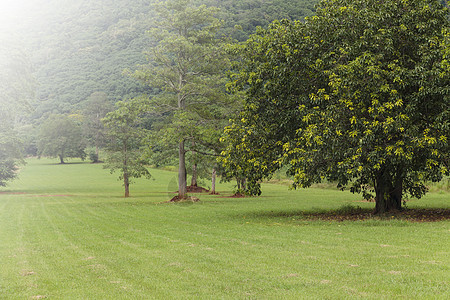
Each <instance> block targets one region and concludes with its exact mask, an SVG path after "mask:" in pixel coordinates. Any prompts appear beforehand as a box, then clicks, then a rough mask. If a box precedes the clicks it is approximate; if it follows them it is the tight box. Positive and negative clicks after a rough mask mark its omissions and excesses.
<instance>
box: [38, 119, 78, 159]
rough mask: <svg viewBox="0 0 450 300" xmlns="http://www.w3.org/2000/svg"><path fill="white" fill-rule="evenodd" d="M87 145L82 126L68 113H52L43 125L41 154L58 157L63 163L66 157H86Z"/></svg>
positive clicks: (40, 143)
mask: <svg viewBox="0 0 450 300" xmlns="http://www.w3.org/2000/svg"><path fill="white" fill-rule="evenodd" d="M85 147H86V145H85V142H84V139H83V135H82V132H81V126H80V124H79V122H77V121H76V120H75V119H74V118H71V117H70V116H67V115H51V116H50V117H49V118H48V119H47V120H46V121H45V122H44V123H43V124H42V125H41V130H40V134H39V141H38V151H39V152H38V153H39V155H47V156H53V157H58V158H59V160H60V163H61V164H64V163H65V161H64V159H65V158H68V157H79V158H81V159H85V158H86V153H85V152H84V149H85Z"/></svg>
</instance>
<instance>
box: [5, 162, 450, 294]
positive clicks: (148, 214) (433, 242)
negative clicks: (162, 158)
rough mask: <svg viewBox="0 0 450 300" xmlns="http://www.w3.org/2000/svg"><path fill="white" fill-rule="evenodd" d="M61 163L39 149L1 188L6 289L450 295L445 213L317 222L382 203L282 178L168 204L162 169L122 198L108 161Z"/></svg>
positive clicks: (171, 181)
mask: <svg viewBox="0 0 450 300" xmlns="http://www.w3.org/2000/svg"><path fill="white" fill-rule="evenodd" d="M56 162H57V161H56V160H48V159H42V160H37V159H30V160H29V161H28V164H27V165H26V166H25V167H24V168H23V170H22V171H21V174H20V178H19V179H18V180H16V181H14V182H12V183H11V184H10V185H9V186H8V187H6V188H0V299H44V298H45V299H357V298H364V299H366V298H367V299H393V298H400V299H449V298H450V290H449V283H450V268H449V266H450V264H449V263H450V239H449V234H450V222H449V221H441V222H432V223H419V222H410V221H404V220H397V219H395V218H393V219H390V220H389V219H386V220H367V221H345V222H337V221H319V220H311V219H308V218H306V217H305V216H304V212H314V211H320V210H325V209H337V208H339V207H343V206H348V205H353V206H361V207H372V206H373V205H374V204H373V203H363V202H361V201H360V197H359V196H357V195H352V194H350V193H348V192H340V191H335V190H331V189H307V190H297V191H290V190H288V188H287V187H286V186H282V185H275V184H265V185H263V195H262V196H261V197H254V198H230V197H227V196H229V195H230V194H231V190H232V184H220V185H219V187H218V191H219V192H220V193H221V195H218V196H210V195H206V194H204V195H203V194H198V195H197V196H198V197H199V198H200V199H201V202H198V203H179V204H173V203H170V204H169V203H163V202H165V201H167V200H169V199H170V198H171V197H172V196H173V195H174V194H173V192H174V191H175V190H176V186H177V184H176V177H177V174H176V173H174V172H169V171H161V170H152V175H153V177H154V180H137V181H136V183H135V184H133V185H132V186H131V195H132V197H131V198H127V199H126V198H123V197H122V194H123V189H122V186H121V183H120V182H118V181H117V180H116V176H115V175H110V174H109V172H108V171H107V170H103V169H102V166H101V165H94V164H89V163H72V164H66V165H58V164H56ZM207 185H208V183H207V182H205V184H204V186H207ZM449 199H450V194H449V193H446V192H440V193H432V194H429V195H428V196H426V197H425V198H424V199H421V200H418V201H417V200H416V201H411V202H408V206H409V207H442V208H449V204H450V203H449V202H450V201H449Z"/></svg>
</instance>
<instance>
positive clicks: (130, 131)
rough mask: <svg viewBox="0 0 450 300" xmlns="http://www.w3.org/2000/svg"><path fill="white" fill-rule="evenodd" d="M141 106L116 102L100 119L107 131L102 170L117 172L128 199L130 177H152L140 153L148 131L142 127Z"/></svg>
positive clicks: (133, 103)
mask: <svg viewBox="0 0 450 300" xmlns="http://www.w3.org/2000/svg"><path fill="white" fill-rule="evenodd" d="M140 103H141V101H139V99H136V100H134V101H121V102H118V103H117V104H116V110H115V111H112V112H110V113H108V114H107V115H106V117H105V118H104V119H103V123H104V125H105V128H106V130H107V131H106V134H107V143H106V147H105V150H106V152H107V157H106V163H105V165H104V168H105V169H110V171H111V173H114V172H116V171H117V172H119V180H123V185H124V188H125V197H129V196H130V184H131V183H132V178H140V177H146V178H150V177H151V175H150V172H149V171H148V170H147V168H146V167H145V165H146V163H147V161H146V160H145V159H144V158H143V156H142V153H141V147H142V146H143V140H144V138H145V136H146V135H147V131H146V130H145V129H144V128H142V127H141V125H142V118H141V116H140V114H141V112H142V109H141V108H140Z"/></svg>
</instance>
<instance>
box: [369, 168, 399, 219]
mask: <svg viewBox="0 0 450 300" xmlns="http://www.w3.org/2000/svg"><path fill="white" fill-rule="evenodd" d="M402 182H403V180H402V178H401V176H398V177H397V178H396V179H395V181H394V180H393V179H392V178H391V177H390V176H389V175H388V172H380V174H379V175H378V176H377V179H376V180H375V194H376V196H375V214H383V213H387V212H390V211H396V210H401V209H402V193H403V184H402Z"/></svg>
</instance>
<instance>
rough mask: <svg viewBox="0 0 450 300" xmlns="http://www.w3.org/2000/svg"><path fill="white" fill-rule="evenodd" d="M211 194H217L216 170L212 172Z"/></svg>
mask: <svg viewBox="0 0 450 300" xmlns="http://www.w3.org/2000/svg"><path fill="white" fill-rule="evenodd" d="M211 194H213V195H214V194H216V169H213V171H212V178H211Z"/></svg>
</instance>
